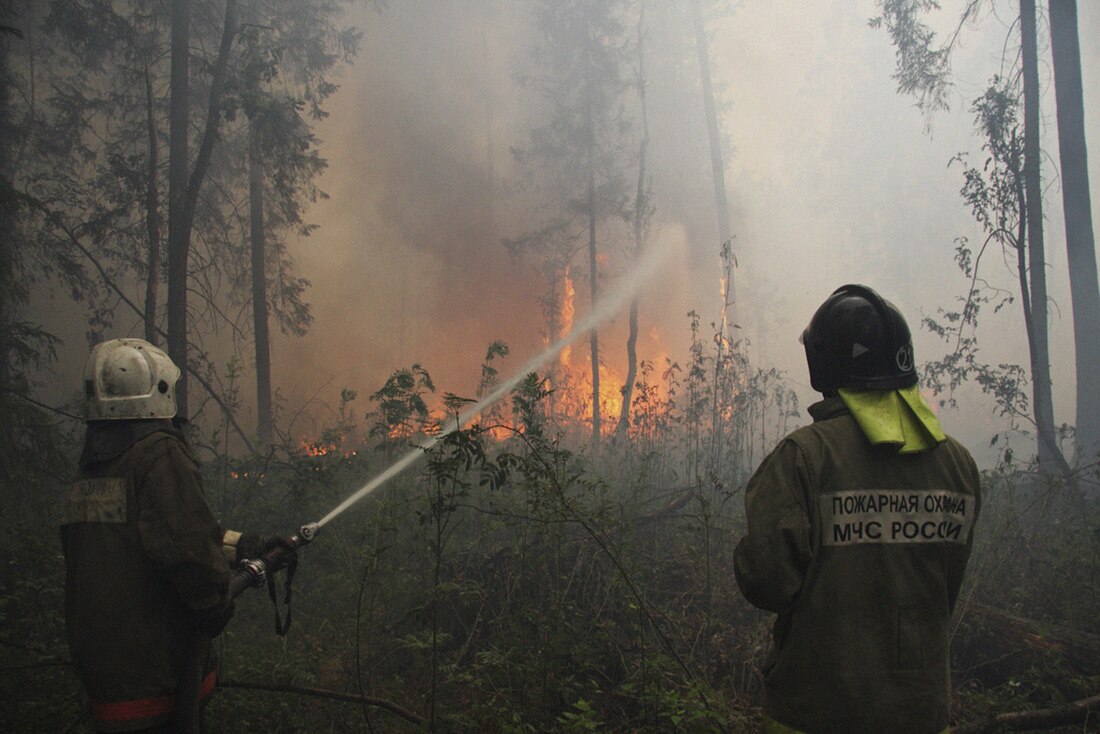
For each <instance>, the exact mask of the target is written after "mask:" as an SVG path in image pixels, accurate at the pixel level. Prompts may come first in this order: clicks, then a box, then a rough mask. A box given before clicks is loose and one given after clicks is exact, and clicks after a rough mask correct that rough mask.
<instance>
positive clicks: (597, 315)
mask: <svg viewBox="0 0 1100 734" xmlns="http://www.w3.org/2000/svg"><path fill="white" fill-rule="evenodd" d="M674 251H675V250H674V248H671V247H663V248H659V249H658V248H651V250H650V251H649V252H648V253H647V254H646V255H645V256H644V257H643V258H642V260H641V261H640V262H638V264H637V265H636V266H635V267H634V269H633V270H631V271H630V272H628V273H627V274H626V276H624V277H623V279H622V280H621V281H620V282H619V283H618V284H617V285H616V287H615V289H614V290H613V291H611V293H610V294H608V295H606V296H605V297H603V298H602V299H601V300H600V302H599V304H598V306H597V308H595V309H593V310H592V312H591V313H589V314H588V316H586V317H585V318H584V319H582V320H581V321H580V322H579V323H577V324H575V325H574V327H573V330H572V331H570V332H569V333H568V334H566V335H565V336H563V337H562V338H561V339H559V340H558V341H557V342H555V343H553V344H551V345H550V346H549V347H547V348H546V349H545V350H543V352H542V353H540V354H538V355H537V356H535V357H533V358H531V359H530V360H528V361H527V362H526V363H525V364H524V365H523V366H522V367H520V369H519V370H517V371H516V373H515V375H514V376H513V377H511V378H509V379H507V380H505V381H503V382H501V383H498V384H497V386H496V387H495V388H494V389H493V391H492V392H490V393H489V394H488V395H486V396H485V397H483V398H482V399H481V400H479V401H478V402H477V403H475V404H473V405H471V406H470V407H468V408H466V410H464V411H462V412H461V413H459V415H458V419H457V420H455V421H447V424H448V426H449V427H445V428H443V430H441V431H440V432H439V433H437V434H436V435H435V436H432V438H431V439H430V440H428V441H427V442H426V443H424V444H422V445H420V446H418V447H417V448H414V449H412V450H410V451H409V452H408V453H407V454H405V455H404V456H402V457H401V458H400V459H398V460H397V461H395V462H394V463H393V464H391V465H390V466H389V467H387V468H386V469H385V471H383V472H382V473H381V474H378V475H377V476H375V477H374V478H372V479H371V480H370V481H369V482H367V483H366V484H364V485H363V486H362V487H360V488H359V489H358V490H357V491H356V492H354V493H353V494H351V495H350V496H349V497H348V498H347V499H345V500H344V501H343V502H341V503H340V504H339V505H337V506H336V507H335V508H333V510H332V511H331V512H329V513H328V514H327V515H325V516H324V517H322V518H321V519H320V520H318V521H317V528H318V529H320V528H322V527H324V526H325V525H327V524H328V523H329V521H331V520H333V519H335V518H336V517H338V516H339V515H340V514H341V513H343V512H344V510H346V509H348V508H349V507H351V506H352V505H354V504H355V503H356V502H358V501H359V500H361V499H363V498H364V497H366V496H367V495H368V494H370V493H371V492H373V491H374V490H376V489H378V488H379V487H381V486H382V485H383V484H385V483H386V482H388V481H389V480H391V479H393V478H394V477H395V476H397V475H398V474H400V473H401V472H403V471H404V470H405V469H407V468H408V467H409V466H410V465H412V464H413V463H415V462H416V460H417V459H419V458H420V457H422V456H423V455H424V453H425V452H426V451H427V450H429V449H431V448H432V447H433V446H435V445H436V444H438V443H439V442H440V441H441V440H443V438H445V437H446V436H447V435H448V434H450V433H452V432H454V431H456V430H458V429H459V427H461V426H464V425H466V424H467V423H468V422H469V421H470V420H472V419H473V418H475V417H477V415H478V414H479V413H481V411H483V410H485V409H486V408H488V407H489V406H490V405H492V404H493V403H495V402H496V401H497V400H499V399H500V398H502V397H504V396H505V395H507V394H508V393H509V392H510V391H511V390H512V389H513V388H514V387H515V386H516V385H518V384H519V383H520V381H522V380H523V378H524V377H526V376H527V375H529V374H530V373H532V372H537V371H538V370H539V369H541V368H542V367H544V366H545V365H546V364H547V363H548V362H549V361H550V360H552V359H554V358H555V357H556V356H557V355H558V353H559V352H561V350H563V349H565V348H566V347H567V346H569V345H570V344H572V343H573V342H574V341H576V340H577V339H579V338H580V337H582V336H583V335H585V334H587V333H588V332H589V331H591V330H592V329H594V328H596V327H598V326H599V325H600V324H602V323H604V322H605V321H607V320H608V319H610V318H611V317H613V316H614V315H615V314H617V313H619V312H620V311H621V310H622V309H623V307H624V306H626V305H627V303H628V302H629V301H630V299H631V298H633V297H634V295H635V294H636V293H638V291H640V290H641V288H642V286H644V285H645V284H646V283H647V282H648V281H649V280H650V279H651V278H652V277H653V275H654V274H655V273H656V272H657V271H658V269H659V268H660V267H661V266H662V265H664V264H665V263H667V262H668V261H669V259H670V258H671V256H672V254H673V252H674Z"/></svg>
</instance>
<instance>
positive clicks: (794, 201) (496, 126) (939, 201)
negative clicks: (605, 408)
mask: <svg viewBox="0 0 1100 734" xmlns="http://www.w3.org/2000/svg"><path fill="white" fill-rule="evenodd" d="M678 5H679V4H666V3H653V2H651V3H649V6H648V16H649V19H650V24H651V28H650V31H649V37H648V40H649V42H650V43H651V47H650V48H648V49H647V70H648V72H649V75H650V84H649V86H648V87H647V94H648V99H649V105H650V108H649V114H650V129H651V143H650V148H649V154H650V157H649V161H650V167H651V174H652V194H653V199H654V204H655V206H656V215H655V219H654V222H653V229H652V234H651V240H650V242H651V246H653V247H662V246H665V245H664V244H663V243H668V242H673V241H681V240H682V241H683V242H684V243H685V247H686V250H685V252H686V253H687V254H686V255H684V256H683V257H682V258H680V259H679V260H678V261H677V262H676V264H675V266H674V267H668V268H666V269H665V271H664V272H662V273H661V274H660V275H659V276H658V278H657V279H656V280H655V281H654V282H653V283H652V284H651V285H649V286H648V287H647V288H646V289H645V290H644V292H643V294H642V307H641V322H642V333H643V335H647V339H646V341H647V343H644V344H642V345H641V349H642V353H641V357H642V358H643V359H645V358H648V359H653V358H655V357H656V356H657V354H656V353H657V352H658V351H660V352H663V353H667V354H669V355H670V356H671V357H672V358H673V359H683V358H684V355H685V353H686V345H687V342H688V339H689V335H688V333H687V316H686V314H687V312H688V311H690V310H695V311H697V312H698V313H700V315H701V319H702V321H703V323H704V325H705V324H707V323H709V322H711V321H717V320H718V319H719V316H720V305H721V301H720V297H721V285H720V278H721V272H720V269H721V264H720V260H719V249H720V248H719V243H718V242H717V239H718V238H717V234H716V232H717V227H716V225H715V214H714V204H713V190H712V188H711V180H710V169H709V149H708V146H707V139H706V130H705V126H704V123H703V117H702V99H701V97H700V96H699V89H698V68H697V66H696V65H695V60H694V59H695V57H694V52H693V46H692V44H693V43H694V39H693V37H692V36H691V27H690V23H689V22H688V19H687V17H686V12H685V9H684V8H679V7H677V6H678ZM356 12H357V15H356V16H355V17H353V18H352V20H353V22H354V23H356V24H357V25H359V26H360V27H361V28H363V29H364V31H365V37H364V41H363V46H362V51H361V53H360V56H359V57H358V58H357V59H356V61H355V63H354V65H353V66H352V67H351V68H349V69H348V70H347V71H346V72H345V74H344V77H343V79H341V80H340V81H341V85H342V88H341V90H340V92H339V93H338V94H337V95H336V96H335V98H334V102H333V104H332V107H331V112H332V115H331V117H330V118H329V119H328V120H327V121H325V122H324V124H323V125H322V126H321V128H320V135H321V137H322V139H323V140H324V147H323V150H324V151H325V153H326V155H327V157H328V159H329V163H330V167H329V170H328V172H327V173H326V174H325V176H324V177H323V180H322V182H321V184H322V188H324V189H325V190H326V191H327V192H328V193H329V194H330V196H331V198H330V199H329V200H327V201H325V202H322V203H321V204H319V205H317V206H316V207H315V208H314V209H313V210H312V211H311V212H310V215H311V218H312V220H313V221H315V222H317V223H319V224H321V229H320V231H319V232H318V233H317V234H315V235H314V236H313V237H311V238H309V239H308V240H306V241H303V242H302V243H300V244H299V246H298V249H297V251H296V257H297V261H298V265H299V267H300V269H301V272H302V273H303V275H305V276H306V277H307V278H309V279H310V280H311V281H312V282H313V289H312V291H311V293H310V299H311V301H312V303H313V308H314V313H315V316H316V320H315V324H314V327H313V333H312V334H310V335H309V336H307V337H305V338H304V339H289V338H283V339H281V340H279V341H278V342H277V344H276V353H275V360H276V384H278V385H280V386H281V388H280V389H281V391H282V393H283V395H284V397H285V398H286V400H287V403H288V405H290V406H296V405H300V404H302V403H305V402H307V401H308V400H309V399H310V398H311V396H319V397H320V398H321V399H322V400H323V401H331V400H334V398H335V396H336V395H337V394H338V391H339V389H340V388H341V387H351V388H354V389H357V390H359V391H360V393H361V394H364V393H369V392H372V391H374V390H376V389H377V388H378V387H380V386H381V384H382V383H383V382H384V380H385V378H386V376H387V375H388V374H389V373H390V372H391V371H392V370H394V369H396V368H399V367H405V366H408V365H410V364H412V363H413V362H418V363H420V364H422V365H423V366H424V367H426V368H427V369H428V370H429V371H430V372H431V374H432V376H433V378H434V380H435V382H436V385H437V386H438V387H439V388H440V389H441V391H442V390H448V391H451V392H455V393H457V394H460V395H470V396H472V395H473V394H474V392H475V389H476V384H477V378H478V371H479V365H480V362H481V360H482V358H483V356H484V352H485V348H486V346H487V345H488V344H489V343H490V342H491V341H492V340H494V339H502V340H504V341H505V342H507V343H508V344H509V346H510V347H511V349H512V356H510V357H509V358H508V361H506V362H505V364H504V365H503V366H502V370H503V371H504V372H505V373H508V372H509V370H510V367H515V366H516V365H519V364H521V363H522V361H524V360H526V359H528V358H529V357H530V356H531V355H535V354H538V353H539V352H540V351H541V350H542V349H543V348H544V347H545V346H546V337H547V335H546V334H544V333H543V332H544V323H543V318H542V312H541V309H540V305H539V298H540V296H541V295H542V294H543V289H544V287H545V285H544V282H543V281H542V280H541V279H540V277H539V275H538V273H537V270H536V268H535V266H534V263H532V262H529V261H524V260H517V259H514V258H512V257H510V256H509V255H508V254H507V253H506V252H505V250H504V248H503V247H502V245H501V239H502V238H503V237H509V236H516V235H517V234H521V233H523V232H525V231H529V230H531V229H534V228H535V227H537V226H538V225H539V223H540V212H541V211H542V208H543V203H542V202H540V201H538V200H537V199H534V198H532V197H531V196H530V195H529V193H528V192H527V190H526V189H524V188H523V186H522V183H523V181H522V173H523V171H522V169H520V168H518V167H517V166H515V164H514V161H513V158H512V156H511V153H510V149H511V148H512V147H513V146H522V145H523V144H524V143H525V142H526V135H527V132H528V131H529V130H530V129H531V127H532V126H533V125H534V124H536V122H537V121H538V119H537V109H538V108H537V100H536V98H535V96H534V95H533V92H532V90H531V89H529V88H526V87H525V86H524V84H522V83H520V82H519V81H517V75H516V72H517V70H518V69H520V68H521V67H522V66H523V65H525V64H527V63H529V56H528V53H529V49H530V48H531V46H532V44H533V42H534V35H533V34H534V32H535V31H534V28H533V17H532V14H531V6H530V4H529V3H503V2H490V1H486V2H478V3H470V2H467V3H445V2H433V1H431V0H406V1H405V2H402V3H400V4H393V5H391V6H390V7H389V8H388V9H386V10H385V11H384V12H382V13H374V12H371V11H367V10H358V11H356ZM952 12H953V11H952V9H950V8H947V9H944V10H943V11H941V15H942V18H941V20H942V22H944V23H945V24H946V25H950V21H951V18H953V17H954V16H953V15H952ZM873 13H874V5H873V3H869V2H868V3H857V4H853V3H850V2H846V1H845V0H834V1H833V2H826V3H820V4H814V6H813V7H809V6H807V5H806V4H805V3H799V2H794V1H793V0H786V1H783V2H774V3H743V4H738V5H737V6H736V7H735V8H734V9H733V10H732V11H731V12H729V13H728V14H727V15H725V16H722V17H718V18H715V19H712V20H711V21H710V22H709V24H708V28H709V30H710V43H711V46H710V50H711V57H712V64H713V67H714V68H713V71H714V74H715V77H716V82H717V84H718V89H719V94H720V97H721V100H722V101H723V102H724V107H723V108H722V109H720V119H721V125H722V128H723V133H724V155H725V162H726V172H727V178H726V185H727V189H728V191H729V198H730V207H731V213H732V216H733V231H734V236H735V239H734V252H735V254H736V256H737V260H738V268H737V269H736V271H735V276H734V279H735V286H734V287H735V292H736V295H737V298H738V305H737V310H738V320H739V324H738V325H739V327H740V328H739V330H738V333H739V334H740V335H742V336H743V337H744V339H745V340H746V342H747V343H748V345H749V346H748V348H749V350H750V354H751V355H752V357H753V359H754V360H755V361H757V362H758V363H759V364H761V365H762V366H772V365H774V366H778V367H779V368H781V369H783V370H785V371H786V372H787V374H788V377H789V379H790V380H791V382H792V383H793V384H794V385H795V386H796V387H797V389H798V391H799V393H800V398H801V400H802V404H803V405H805V404H808V403H809V402H811V401H812V400H813V399H814V397H815V396H814V394H813V392H812V391H811V390H810V389H809V386H808V385H807V384H806V383H807V380H806V378H805V368H804V364H803V355H802V352H801V348H800V347H799V345H798V343H797V336H798V334H799V333H800V331H801V329H802V328H803V327H804V326H805V323H806V322H807V321H808V319H809V317H810V315H811V314H812V313H813V311H814V309H815V308H816V306H817V305H818V304H819V303H820V302H821V301H822V300H823V299H824V298H825V297H826V296H827V295H828V294H829V293H830V292H831V291H832V290H833V289H834V288H836V287H837V286H838V285H841V284H843V283H847V282H862V283H866V284H868V285H871V286H873V287H875V288H877V289H879V290H880V291H881V292H882V293H883V294H884V295H885V296H886V297H887V298H889V299H890V300H892V301H894V302H895V303H896V304H897V305H898V306H899V307H900V308H901V309H902V310H903V312H904V313H905V314H906V315H907V317H908V318H909V321H910V324H911V325H912V326H913V331H914V336H915V340H916V349H917V354H918V359H921V360H926V359H932V358H935V357H938V356H940V355H941V354H943V353H944V351H945V350H946V349H947V346H946V345H944V344H943V343H942V342H940V341H938V340H937V339H935V338H934V337H932V336H931V335H929V334H928V333H927V332H925V331H923V330H921V329H920V328H919V326H918V325H919V322H920V319H921V316H922V315H923V314H927V315H935V313H936V309H937V308H940V307H953V306H954V305H955V304H954V302H953V299H954V298H955V296H956V295H957V294H959V293H961V292H963V290H964V289H965V288H966V282H965V279H964V278H963V277H962V276H961V274H959V273H958V272H957V270H956V269H955V266H954V263H953V261H952V254H953V252H952V250H953V243H954V241H955V239H956V238H957V237H960V236H968V237H970V238H972V239H977V238H979V237H980V232H979V230H978V228H977V225H976V224H974V223H973V221H972V220H971V219H970V216H969V213H968V212H967V211H966V210H965V208H964V206H963V204H962V202H961V200H960V198H959V196H958V189H959V187H960V185H961V173H960V170H959V169H958V168H957V167H952V168H948V167H947V161H948V160H949V159H950V158H951V156H953V155H954V154H955V153H957V152H959V151H962V150H970V151H973V152H974V155H976V156H977V155H980V150H979V147H980V141H978V140H977V139H976V137H975V136H974V134H973V133H972V130H971V128H972V120H971V115H970V113H969V111H968V106H969V101H970V99H971V98H972V97H974V96H976V95H977V93H978V92H979V91H980V90H981V89H982V88H983V87H984V85H985V83H986V82H987V81H988V78H989V77H990V76H991V75H992V74H993V73H995V72H996V71H998V69H999V62H998V59H999V55H1000V53H1001V51H1002V49H1003V48H1004V39H1005V35H1006V33H1007V32H1008V29H1007V28H1006V27H1004V26H1003V25H1001V24H999V22H998V19H997V18H987V19H983V22H982V24H981V25H980V27H978V28H974V29H968V35H967V36H966V43H964V44H963V45H962V46H961V47H960V50H959V52H958V54H957V56H956V60H955V72H956V75H957V79H958V83H957V86H956V90H955V93H954V97H953V100H952V102H953V107H952V110H951V111H950V112H948V113H942V114H940V115H939V116H937V117H936V118H935V119H934V120H933V121H932V131H931V134H926V132H925V125H926V120H925V119H924V118H923V117H922V116H921V114H920V112H919V111H917V110H916V109H914V108H913V106H912V102H911V100H909V99H908V98H905V97H901V96H899V95H898V94H896V92H895V89H894V82H893V80H892V79H891V78H890V75H891V73H892V70H893V64H894V50H893V48H892V47H891V45H890V43H889V39H888V37H887V35H886V34H885V33H884V32H876V31H873V30H871V29H869V28H868V27H867V25H866V20H867V18H868V17H869V16H870V15H872V14H873ZM1095 13H1096V11H1095V10H1093V9H1091V8H1090V7H1087V6H1086V7H1082V8H1080V23H1081V29H1082V37H1083V38H1088V37H1089V36H1088V34H1087V30H1088V29H1089V28H1095V27H1097V22H1098V21H1097V16H1096V15H1095ZM1086 46H1087V44H1086ZM1084 52H1085V53H1086V58H1085V59H1084V64H1085V85H1086V90H1085V99H1086V102H1087V101H1088V100H1090V99H1091V100H1095V99H1100V95H1098V94H1096V93H1095V92H1096V91H1100V90H1098V84H1100V82H1098V81H1097V77H1098V76H1100V75H1097V74H1096V70H1097V69H1098V68H1100V58H1098V52H1097V50H1096V49H1095V48H1087V47H1086V48H1085V49H1084ZM1086 113H1087V114H1090V117H1089V120H1088V121H1087V122H1086V127H1087V130H1088V131H1089V132H1090V133H1091V134H1092V135H1093V137H1095V136H1096V135H1097V131H1098V130H1100V122H1097V123H1096V124H1091V123H1092V122H1093V120H1095V119H1096V110H1092V109H1087V110H1086ZM1052 127H1053V125H1052V124H1048V128H1052ZM1048 133H1051V134H1049V135H1048V139H1047V141H1046V147H1047V150H1048V151H1054V150H1056V140H1054V139H1053V134H1052V130H1049V129H1048ZM1094 147H1096V146H1094ZM1095 160H1096V158H1095V157H1094V166H1093V167H1094V170H1093V178H1094V180H1100V171H1098V170H1095V169H1096V167H1097V164H1096V163H1095ZM1054 177H1055V174H1054V173H1053V172H1052V170H1051V168H1050V167H1049V166H1048V169H1047V178H1048V180H1053V179H1054ZM1058 203H1059V202H1058V201H1057V197H1055V196H1053V195H1052V196H1051V199H1050V200H1049V204H1048V206H1049V207H1050V209H1049V212H1048V226H1049V230H1050V243H1051V244H1050V246H1049V248H1048V251H1049V256H1050V257H1049V259H1050V275H1051V290H1052V294H1053V295H1054V298H1055V300H1056V304H1068V290H1067V286H1066V282H1065V280H1066V279H1065V255H1064V245H1062V239H1061V221H1060V220H1061V216H1060V211H1059V209H1058ZM618 229H622V230H623V231H617V229H616V228H615V227H608V228H606V230H605V231H601V240H602V241H603V242H604V244H603V245H602V247H604V248H605V252H606V253H607V254H608V256H609V262H610V263H612V265H611V267H610V269H609V272H610V274H609V276H608V278H609V281H610V280H613V278H614V277H615V276H614V273H615V272H618V270H619V269H621V267H622V266H621V263H622V262H623V259H622V257H621V253H622V252H623V250H624V248H625V247H627V246H628V245H629V241H628V237H627V236H626V234H625V230H626V227H625V225H623V226H622V227H619V228H618ZM988 274H989V276H990V277H991V278H992V279H993V280H994V281H995V282H996V283H997V284H1004V285H1006V287H1011V284H1012V275H1011V273H1010V272H1009V271H1008V269H1007V268H1006V267H1004V266H1003V265H1001V264H1000V263H997V264H995V265H993V266H991V268H990V270H989V271H988ZM574 276H575V277H577V279H578V284H577V285H578V287H577V291H578V293H581V294H583V293H584V292H586V291H587V288H586V287H585V286H584V285H583V279H584V278H586V277H587V274H586V273H585V272H584V268H583V267H576V268H574ZM588 308H589V306H588V304H586V303H584V302H583V299H581V300H580V301H579V303H578V317H579V318H580V317H583V316H584V314H585V313H586V312H587V309H588ZM1063 311H1064V313H1062V315H1059V314H1058V311H1057V310H1056V311H1055V316H1054V319H1055V323H1054V324H1053V325H1052V354H1054V355H1056V357H1055V359H1056V361H1057V364H1056V365H1055V379H1056V383H1055V393H1056V412H1057V416H1058V420H1059V421H1063V420H1065V421H1068V422H1072V420H1073V416H1072V410H1073V406H1072V401H1073V392H1072V390H1073V379H1074V378H1073V374H1072V359H1071V355H1072V341H1071V332H1070V329H1071V324H1070V322H1069V316H1068V306H1067V307H1066V308H1064V309H1063ZM987 318H988V319H989V328H990V329H991V330H992V331H993V332H994V333H1000V334H1001V335H1002V336H1001V338H998V339H993V340H991V341H990V343H989V347H988V350H989V351H988V358H989V359H990V361H993V362H996V361H998V360H1003V361H1014V362H1018V363H1026V347H1025V345H1024V342H1023V341H1022V331H1023V330H1022V322H1021V320H1020V318H1019V314H1017V313H1010V312H1008V310H1006V312H1005V313H1002V314H998V315H996V316H994V315H992V314H990V315H989V316H988V317H987ZM625 320H626V319H625V315H624V316H619V317H617V318H616V317H612V318H611V319H610V321H609V322H608V323H607V324H605V325H604V326H603V327H601V350H602V353H603V356H604V359H605V360H606V361H607V363H608V364H609V365H611V366H614V367H620V366H621V365H622V364H623V363H624V361H625V356H624V351H625V350H624V348H623V346H622V345H623V343H624V342H625V328H626V324H625ZM1017 335H1021V336H1019V337H1018V336H1017ZM972 399H973V400H975V401H980V402H979V404H980V406H981V407H980V408H979V409H977V410H968V411H966V415H955V414H952V415H946V416H944V422H945V425H947V426H948V428H949V430H952V429H954V432H955V433H959V434H963V436H962V437H963V438H964V439H967V441H968V443H969V444H970V445H971V446H972V447H974V448H980V447H981V446H983V445H984V444H985V443H986V442H987V440H988V437H989V436H990V435H991V434H992V433H993V432H995V431H996V430H998V428H997V425H998V424H997V423H996V421H995V420H994V419H993V418H992V415H991V414H992V404H991V402H990V401H988V399H986V398H983V397H981V396H980V395H976V394H975V395H974V396H973V397H972ZM362 407H363V408H364V409H365V408H366V406H362Z"/></svg>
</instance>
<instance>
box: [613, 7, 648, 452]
mask: <svg viewBox="0 0 1100 734" xmlns="http://www.w3.org/2000/svg"><path fill="white" fill-rule="evenodd" d="M644 51H645V2H644V0H643V2H641V3H640V6H639V9H638V102H639V105H640V107H641V114H642V140H641V142H640V143H638V189H637V193H636V194H635V198H634V259H635V260H638V259H639V258H641V256H642V253H643V252H644V251H645V226H646V220H647V219H648V217H649V213H648V210H649V193H648V191H647V190H646V166H645V164H646V151H647V149H648V148H649V118H648V116H647V115H646V104H645V100H646V97H645V84H646V80H645V53H644ZM639 300H640V299H639V297H638V296H634V297H633V298H631V299H630V319H629V330H630V331H629V333H628V335H627V338H626V380H625V381H624V382H623V402H622V405H621V406H620V408H619V423H618V425H617V426H616V427H615V435H616V436H618V437H620V438H626V436H627V432H628V431H629V430H630V403H631V402H632V401H633V399H634V381H635V380H636V379H637V378H638V301H639Z"/></svg>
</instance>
